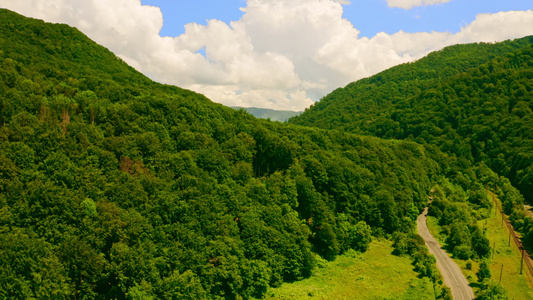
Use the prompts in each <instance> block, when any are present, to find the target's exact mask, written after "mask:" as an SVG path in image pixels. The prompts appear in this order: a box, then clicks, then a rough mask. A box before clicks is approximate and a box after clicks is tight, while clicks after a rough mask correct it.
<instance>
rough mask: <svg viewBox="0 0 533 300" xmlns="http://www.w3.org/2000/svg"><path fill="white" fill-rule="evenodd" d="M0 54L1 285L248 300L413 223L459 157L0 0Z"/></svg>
mask: <svg viewBox="0 0 533 300" xmlns="http://www.w3.org/2000/svg"><path fill="white" fill-rule="evenodd" d="M0 64H1V65H2V68H1V69H0V245H1V247H0V278H1V280H0V298H21V299H26V298H75V299H82V298H83V299H91V298H98V299H125V298H127V299H154V298H161V299H201V298H216V299H240V298H245V299H248V298H261V297H262V296H263V295H264V294H265V292H266V289H267V288H268V287H269V286H279V285H280V284H281V283H282V282H287V281H288V282H290V281H294V280H299V279H302V278H305V277H308V276H310V275H311V274H312V272H313V268H314V265H315V257H316V255H320V256H322V257H324V258H326V259H334V258H335V256H336V255H338V254H341V253H343V252H344V251H346V250H348V249H355V250H358V251H365V250H366V249H367V247H368V245H369V243H370V241H371V239H372V236H389V235H392V234H395V233H397V232H410V231H412V230H413V228H414V224H415V220H416V216H417V215H418V213H419V211H420V210H421V209H422V208H423V207H424V206H425V205H426V203H427V193H428V191H429V190H430V188H431V186H432V185H433V183H434V182H435V180H437V178H439V176H442V175H443V174H444V173H443V172H444V171H445V170H447V169H454V168H458V167H459V164H458V161H456V160H455V159H453V158H450V157H448V156H447V155H445V154H442V153H441V152H440V151H439V150H438V149H436V148H435V147H431V146H428V147H423V146H420V145H418V144H415V143H413V142H410V141H384V140H380V139H377V138H371V137H359V136H356V135H352V134H346V133H342V132H338V131H325V130H321V129H314V128H305V127H298V126H294V125H287V124H281V123H273V122H268V121H264V120H258V119H255V118H254V117H252V116H251V115H250V114H248V113H246V112H245V111H243V110H239V111H235V110H233V109H231V108H226V107H223V106H221V105H217V104H213V103H211V102H210V101H209V100H208V99H206V98H205V97H203V96H201V95H198V94H195V93H193V92H190V91H186V90H182V89H179V88H177V87H170V86H164V85H161V84H157V83H154V82H152V81H150V80H148V79H147V78H146V77H144V76H142V75H141V74H139V73H137V72H136V71H134V70H133V69H132V68H130V67H128V66H127V65H126V64H124V63H123V62H122V61H120V60H119V59H117V58H115V57H114V56H113V55H112V54H111V53H110V52H109V51H107V50H106V49H104V48H102V47H100V46H97V45H96V44H94V43H92V42H91V41H89V40H88V39H87V38H86V37H85V36H83V35H82V34H80V33H79V32H78V31H77V30H75V29H72V28H70V27H68V26H65V25H50V24H45V23H44V22H42V21H38V20H32V19H27V18H24V17H22V16H19V15H17V14H15V13H12V12H9V11H7V10H0ZM421 273H422V274H423V275H428V274H425V273H423V272H421Z"/></svg>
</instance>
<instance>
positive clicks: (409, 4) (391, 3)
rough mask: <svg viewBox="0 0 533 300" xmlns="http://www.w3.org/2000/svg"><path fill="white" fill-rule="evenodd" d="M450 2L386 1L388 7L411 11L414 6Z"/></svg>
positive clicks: (429, 0) (420, 0) (427, 0)
mask: <svg viewBox="0 0 533 300" xmlns="http://www.w3.org/2000/svg"><path fill="white" fill-rule="evenodd" d="M450 1H451V0H387V4H388V5H389V7H399V8H403V9H411V8H413V7H415V6H423V5H424V6H428V5H435V4H442V3H447V2H450Z"/></svg>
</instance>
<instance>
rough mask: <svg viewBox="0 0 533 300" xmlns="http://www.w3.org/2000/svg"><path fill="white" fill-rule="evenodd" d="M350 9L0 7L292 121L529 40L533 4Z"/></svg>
mask: <svg viewBox="0 0 533 300" xmlns="http://www.w3.org/2000/svg"><path fill="white" fill-rule="evenodd" d="M349 2H350V1H348V0H141V1H139V0H120V1H116V0H76V1H73V0H72V1H71V0H69V1H65V0H46V1H43V0H1V1H0V7H3V8H8V9H11V10H14V11H16V12H18V13H20V14H22V15H25V16H28V17H34V18H39V19H43V20H45V21H48V22H55V23H65V24H68V25H71V26H74V27H77V28H78V29H79V30H81V31H82V32H83V33H85V34H86V35H87V36H89V37H90V38H91V39H93V40H94V41H96V42H97V43H99V44H101V45H103V46H105V47H107V48H108V49H110V50H111V51H113V52H114V53H115V54H116V55H117V56H119V57H120V58H122V59H123V60H124V61H125V62H127V63H128V64H130V65H131V66H132V67H134V68H136V69H137V70H139V71H140V72H142V73H143V74H145V75H147V76H149V77H150V78H152V79H153V80H155V81H158V82H162V83H166V84H173V85H177V86H180V87H183V88H186V89H190V90H193V91H196V92H199V93H202V94H204V95H206V96H207V97H208V98H210V99H211V100H213V101H215V102H219V103H222V104H225V105H229V106H241V107H261V108H273V109H281V110H300V111H301V110H303V109H305V108H306V107H309V106H310V105H312V104H313V103H314V102H315V101H317V100H319V99H320V98H322V97H324V96H325V95H327V94H328V93H330V92H331V91H333V90H335V89H336V88H339V87H343V86H345V85H347V84H348V83H350V82H353V81H357V80H359V79H361V78H364V77H368V76H372V75H374V74H376V73H378V72H381V71H383V70H385V69H388V68H390V67H393V66H395V65H398V64H402V63H407V62H412V61H415V60H417V59H420V58H421V57H424V56H425V55H427V54H428V53H430V52H431V51H436V50H440V49H442V48H444V47H447V46H451V45H455V44H464V43H475V42H490V43H493V42H498V41H503V40H507V39H515V38H521V37H524V36H527V35H533V0H351V3H350V4H348V3H349ZM243 7H244V8H245V9H244V10H241V9H240V8H243ZM208 20H209V21H208ZM230 22H231V26H230Z"/></svg>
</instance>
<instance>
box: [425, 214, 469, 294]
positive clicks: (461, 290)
mask: <svg viewBox="0 0 533 300" xmlns="http://www.w3.org/2000/svg"><path fill="white" fill-rule="evenodd" d="M427 213H428V208H427V207H426V208H425V209H424V211H423V212H422V213H421V214H420V215H419V216H418V219H417V222H416V223H417V227H418V234H420V236H421V237H422V238H423V239H424V241H425V242H426V246H427V247H428V249H429V252H430V253H431V254H433V255H434V256H435V257H436V258H437V268H438V269H439V271H440V273H441V275H442V278H443V279H444V284H445V285H447V286H448V287H450V289H451V290H452V295H453V299H455V300H471V299H474V292H473V291H472V288H471V287H470V285H469V284H468V281H467V280H466V278H465V276H464V275H463V273H461V270H460V269H459V266H457V264H456V263H455V262H454V261H453V260H452V259H451V258H450V257H449V256H448V254H446V252H444V250H443V249H442V248H441V246H440V244H439V242H437V240H436V239H435V238H434V237H433V235H431V233H430V232H429V229H428V226H427V223H426V215H427Z"/></svg>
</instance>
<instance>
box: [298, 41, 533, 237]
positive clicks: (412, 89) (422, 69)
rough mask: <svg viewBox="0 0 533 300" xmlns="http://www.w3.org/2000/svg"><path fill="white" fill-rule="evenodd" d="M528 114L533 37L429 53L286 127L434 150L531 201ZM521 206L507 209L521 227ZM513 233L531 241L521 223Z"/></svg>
mask: <svg viewBox="0 0 533 300" xmlns="http://www.w3.org/2000/svg"><path fill="white" fill-rule="evenodd" d="M532 109H533V37H525V38H522V39H517V40H514V41H506V42H503V43H497V44H471V45H459V46H452V47H449V48H446V49H444V50H442V51H438V52H436V53H432V54H430V55H428V56H427V57H426V58H423V59H421V60H419V61H417V62H415V63H411V64H405V65H401V66H398V67H395V68H392V69H389V70H387V71H384V72H382V73H380V74H378V75H375V76H373V77H370V78H367V79H363V80H360V81H358V82H355V83H352V84H350V85H348V86H347V87H345V88H343V89H338V90H336V91H334V92H333V93H331V94H330V95H328V96H326V97H325V98H324V99H322V100H321V101H320V102H318V103H316V104H315V105H314V106H313V107H311V108H310V109H309V110H307V111H306V112H305V113H303V114H302V115H300V116H298V117H294V118H292V119H291V120H290V122H291V123H293V124H304V125H310V126H316V127H321V128H328V129H340V130H344V131H347V132H354V133H358V134H369V135H374V136H377V137H382V138H389V139H402V140H413V141H416V142H418V143H421V144H433V145H437V146H438V147H439V148H440V149H441V150H443V151H444V152H447V153H449V154H450V155H454V156H457V157H459V158H461V159H463V158H464V159H466V160H468V161H470V162H477V163H479V162H483V163H485V164H487V165H488V166H489V167H490V168H491V169H492V170H494V171H496V172H497V173H499V174H500V175H501V176H504V177H507V178H508V179H509V180H510V181H511V182H512V183H513V185H514V186H516V187H518V188H519V190H520V191H521V193H522V194H523V195H524V197H525V198H526V200H529V201H533V113H532ZM519 204H520V201H518V202H516V203H514V204H513V205H512V204H509V205H507V206H506V207H504V208H505V211H506V213H507V214H514V219H518V220H522V219H523V218H524V216H523V208H522V207H521V206H520V205H519ZM513 206H514V209H513ZM529 223H531V222H529ZM529 223H528V224H529ZM515 226H516V227H517V228H518V229H522V230H523V231H524V233H525V234H526V235H529V236H530V237H531V238H532V239H533V232H531V230H533V229H532V228H531V227H528V228H522V227H523V221H519V222H517V223H515ZM528 232H529V233H528ZM530 242H531V241H530Z"/></svg>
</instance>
